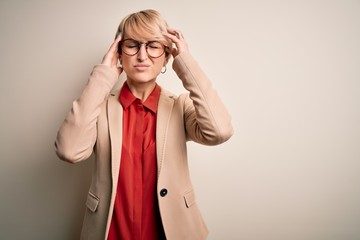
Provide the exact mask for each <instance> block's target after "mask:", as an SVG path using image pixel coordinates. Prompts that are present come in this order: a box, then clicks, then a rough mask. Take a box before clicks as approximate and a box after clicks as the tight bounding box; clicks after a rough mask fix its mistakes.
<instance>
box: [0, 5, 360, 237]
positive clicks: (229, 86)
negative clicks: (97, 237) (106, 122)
mask: <svg viewBox="0 0 360 240" xmlns="http://www.w3.org/2000/svg"><path fill="white" fill-rule="evenodd" d="M146 8H153V9H157V10H158V11H160V13H162V15H163V16H164V17H165V18H166V19H167V20H168V22H169V24H170V25H171V26H173V27H174V28H177V29H180V30H182V32H183V34H184V36H185V38H186V40H187V41H188V43H189V45H190V50H191V52H192V55H193V56H194V57H195V58H196V59H197V60H198V62H199V63H200V65H201V66H202V68H203V69H204V70H205V72H206V73H207V75H208V76H209V78H210V79H211V80H212V82H213V85H214V86H215V87H216V88H217V89H218V92H219V94H220V96H221V97H222V99H223V101H224V102H225V104H226V105H227V106H228V108H229V110H230V112H231V114H232V116H233V124H234V128H235V135H234V136H233V138H232V139H231V140H229V141H228V142H226V143H225V144H223V145H220V146H217V147H204V146H200V145H198V144H194V143H189V155H190V166H191V174H192V177H193V182H194V185H195V189H196V192H197V198H198V202H199V205H200V208H201V210H202V212H203V215H204V218H205V220H206V222H207V224H208V227H209V229H210V236H209V239H211V240H218V239H221V240H222V239H227V240H232V239H245V240H269V239H276V240H289V239H291V240H297V239H299V240H303V239H306V240H322V239H326V240H332V239H334V240H335V239H336V240H338V239H342V240H352V239H360V230H359V223H360V44H359V43H360V2H359V1H355V0H354V1H350V0H347V1H344V0H342V1H341V0H338V1H334V0H333V1H320V0H315V1H307V0H305V1H290V0H289V1H285V0H278V1H265V0H264V1H260V0H254V1H250V0H249V1H241V0H237V1H235V0H234V1H224V0H215V1H194V0H191V1H190V0H182V1H176V2H175V1H174V2H170V1H165V0H157V1H145V0H143V1H114V0H112V1H110V0H109V1H93V0H91V1H89V0H88V1H85V0H79V1H73V0H71V1H70V0H64V1H48V0H46V1H45V0H32V1H26V0H2V1H1V2H0V74H1V75H0V76H1V79H0V84H1V85H0V98H1V99H0V107H1V124H0V130H1V132H0V141H1V142H0V143H1V144H0V147H1V149H0V153H1V161H0V239H52V240H57V239H59V240H64V239H78V238H79V234H80V227H81V223H82V217H83V211H84V208H85V207H84V201H85V196H86V192H87V188H88V186H89V181H90V177H91V176H90V170H91V164H92V160H90V161H86V162H83V163H80V164H76V165H71V164H67V163H65V162H62V161H60V160H58V158H57V157H56V155H55V153H54V146H53V143H54V139H55V136H56V132H57V130H58V127H59V126H60V124H61V122H62V121H63V119H64V117H65V115H66V113H67V112H68V110H69V109H70V107H71V102H72V101H73V100H74V99H75V98H76V97H77V96H78V95H79V94H80V92H81V90H82V88H83V87H84V85H85V84H86V81H87V77H88V75H89V73H90V72H91V70H92V67H93V65H95V64H97V63H99V62H100V61H101V59H102V56H103V54H104V53H105V52H106V50H107V49H108V47H109V46H110V44H111V42H112V40H113V37H114V34H115V31H116V27H117V25H118V23H119V22H120V20H121V19H122V18H123V17H124V16H125V15H127V14H128V13H131V12H134V11H138V10H142V9H146ZM170 66H171V65H169V66H168V71H167V73H166V74H164V75H161V76H160V77H159V80H158V82H159V84H161V85H162V86H164V87H166V88H168V89H169V90H171V91H173V92H175V93H181V92H183V91H184V90H183V89H182V86H181V84H180V81H179V80H178V79H177V78H176V76H175V74H174V73H173V71H171V67H170Z"/></svg>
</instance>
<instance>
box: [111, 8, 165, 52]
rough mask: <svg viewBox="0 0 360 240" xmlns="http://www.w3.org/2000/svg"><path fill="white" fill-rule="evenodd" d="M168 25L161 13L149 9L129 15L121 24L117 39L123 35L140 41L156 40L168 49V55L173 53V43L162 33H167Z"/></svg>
mask: <svg viewBox="0 0 360 240" xmlns="http://www.w3.org/2000/svg"><path fill="white" fill-rule="evenodd" d="M167 27H168V24H167V22H166V20H165V19H164V18H163V17H162V16H161V15H160V13H159V12H157V11H155V10H152V9H147V10H142V11H139V12H135V13H131V14H129V15H127V16H126V17H125V18H124V19H123V20H122V21H121V22H120V24H119V27H118V29H117V31H116V35H115V38H116V37H117V36H118V35H119V34H120V33H121V34H122V37H124V36H125V35H126V37H128V38H132V39H135V40H139V41H150V40H156V41H159V42H161V43H162V44H164V45H166V46H167V47H168V51H167V52H166V55H168V54H169V53H170V52H171V49H172V42H171V40H170V39H168V38H166V37H165V36H164V35H163V34H162V33H163V32H167Z"/></svg>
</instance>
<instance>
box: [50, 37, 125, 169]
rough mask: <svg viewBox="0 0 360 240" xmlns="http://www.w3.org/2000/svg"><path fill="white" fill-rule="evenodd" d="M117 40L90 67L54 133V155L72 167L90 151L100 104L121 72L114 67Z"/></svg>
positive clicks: (116, 55) (93, 141)
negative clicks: (80, 90) (78, 95)
mask: <svg viewBox="0 0 360 240" xmlns="http://www.w3.org/2000/svg"><path fill="white" fill-rule="evenodd" d="M120 40H121V36H120V37H118V38H117V39H116V40H115V41H114V43H113V44H112V45H111V47H110V48H109V50H108V52H107V53H106V54H105V56H104V58H103V60H102V64H99V65H96V66H95V67H94V69H93V71H92V73H91V75H90V77H89V81H88V83H87V85H86V87H85V89H84V90H83V92H82V93H81V95H80V97H79V98H78V99H77V100H76V101H74V102H73V106H72V109H71V111H70V112H69V113H68V115H67V117H66V118H65V120H64V122H63V124H62V125H61V127H60V129H59V131H58V133H57V137H56V141H55V151H56V154H57V155H58V156H59V158H61V159H62V160H64V161H67V162H71V163H75V162H79V161H82V160H85V159H87V158H88V157H89V156H90V155H91V153H92V151H93V147H94V145H95V142H96V137H97V131H96V123H97V118H98V116H99V114H100V111H101V104H102V103H103V102H104V100H105V99H106V98H107V96H108V95H109V93H110V90H111V89H112V87H113V86H114V84H115V83H116V81H117V80H118V77H119V75H120V74H121V72H122V69H121V68H118V67H117V59H118V57H119V55H118V53H117V45H118V44H117V43H118V42H119V41H120Z"/></svg>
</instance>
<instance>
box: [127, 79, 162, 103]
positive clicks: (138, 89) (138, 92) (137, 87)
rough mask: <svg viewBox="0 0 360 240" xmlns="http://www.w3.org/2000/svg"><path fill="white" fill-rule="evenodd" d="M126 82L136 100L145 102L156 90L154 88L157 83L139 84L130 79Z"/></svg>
mask: <svg viewBox="0 0 360 240" xmlns="http://www.w3.org/2000/svg"><path fill="white" fill-rule="evenodd" d="M126 82H127V84H128V86H129V89H130V91H131V93H132V94H133V95H134V96H135V97H136V98H139V99H141V101H142V102H144V101H145V100H146V99H147V98H148V97H149V95H150V94H151V92H152V91H153V90H154V87H155V84H156V82H155V81H151V82H145V83H138V82H134V81H131V80H130V79H127V81H126Z"/></svg>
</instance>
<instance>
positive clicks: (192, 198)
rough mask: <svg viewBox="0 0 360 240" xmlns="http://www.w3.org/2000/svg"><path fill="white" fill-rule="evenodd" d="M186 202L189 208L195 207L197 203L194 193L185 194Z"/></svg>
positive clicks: (191, 191)
mask: <svg viewBox="0 0 360 240" xmlns="http://www.w3.org/2000/svg"><path fill="white" fill-rule="evenodd" d="M184 200H185V205H186V207H187V208H189V207H191V206H192V205H194V204H195V203H196V199H195V193H194V191H193V190H190V191H189V192H186V193H185V194H184Z"/></svg>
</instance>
